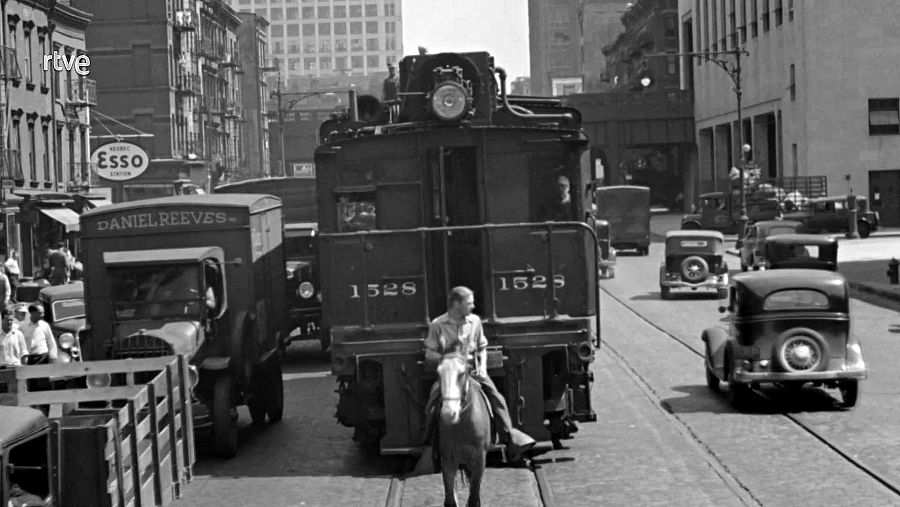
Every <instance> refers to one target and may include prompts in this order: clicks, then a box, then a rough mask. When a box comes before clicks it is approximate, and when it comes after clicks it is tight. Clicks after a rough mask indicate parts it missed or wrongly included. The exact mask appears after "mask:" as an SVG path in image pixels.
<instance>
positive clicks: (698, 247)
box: [659, 230, 728, 299]
mask: <svg viewBox="0 0 900 507" xmlns="http://www.w3.org/2000/svg"><path fill="white" fill-rule="evenodd" d="M678 289H686V290H689V291H691V292H695V291H699V290H704V291H709V290H712V291H714V292H715V293H716V294H717V295H718V297H719V298H724V297H726V296H727V295H728V264H726V263H725V237H724V236H722V233H721V232H718V231H696V230H689V231H669V232H667V233H666V251H665V254H664V255H663V260H662V265H661V266H660V267H659V296H660V298H661V299H669V298H670V297H671V293H672V290H678Z"/></svg>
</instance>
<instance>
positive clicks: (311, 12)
mask: <svg viewBox="0 0 900 507" xmlns="http://www.w3.org/2000/svg"><path fill="white" fill-rule="evenodd" d="M295 10H296V9H295ZM300 19H303V20H305V21H309V20H311V19H316V8H315V7H303V8H302V9H301V10H300Z"/></svg>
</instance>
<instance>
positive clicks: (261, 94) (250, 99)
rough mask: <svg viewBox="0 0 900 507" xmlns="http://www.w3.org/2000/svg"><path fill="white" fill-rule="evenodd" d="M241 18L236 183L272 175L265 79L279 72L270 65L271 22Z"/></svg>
mask: <svg viewBox="0 0 900 507" xmlns="http://www.w3.org/2000/svg"><path fill="white" fill-rule="evenodd" d="M238 16H239V17H240V18H241V26H240V28H238V44H239V50H240V58H239V61H240V65H241V69H242V70H243V74H241V101H242V106H243V111H242V119H243V121H244V132H243V138H242V141H243V147H242V151H243V153H242V157H241V163H240V164H239V165H238V168H237V169H236V170H235V172H234V173H233V174H231V175H230V176H231V179H233V180H234V181H240V180H243V179H248V178H261V177H263V176H268V175H269V157H270V151H269V117H268V114H269V112H268V108H267V103H268V100H269V89H268V86H267V85H266V79H265V78H266V75H267V73H269V72H272V71H275V70H277V68H275V67H269V66H268V65H269V64H270V63H269V62H270V60H268V28H269V23H268V22H267V21H266V20H265V18H262V17H260V16H257V15H256V14H253V13H249V12H241V13H239V14H238Z"/></svg>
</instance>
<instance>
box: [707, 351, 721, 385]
mask: <svg viewBox="0 0 900 507" xmlns="http://www.w3.org/2000/svg"><path fill="white" fill-rule="evenodd" d="M704 363H705V366H706V367H705V368H704V369H705V370H706V387H708V388H709V389H710V390H711V391H712V392H715V393H717V392H719V387H720V385H719V377H717V376H716V374H715V373H713V371H712V366H711V365H710V363H712V354H710V352H709V345H707V346H706V360H705V361H704Z"/></svg>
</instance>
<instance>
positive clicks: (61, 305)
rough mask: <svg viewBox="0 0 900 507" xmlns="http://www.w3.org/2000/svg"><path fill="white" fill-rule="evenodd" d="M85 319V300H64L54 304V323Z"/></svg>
mask: <svg viewBox="0 0 900 507" xmlns="http://www.w3.org/2000/svg"><path fill="white" fill-rule="evenodd" d="M80 317H84V300H83V299H62V300H59V301H54V302H53V322H59V321H61V320H66V319H77V318H80Z"/></svg>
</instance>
